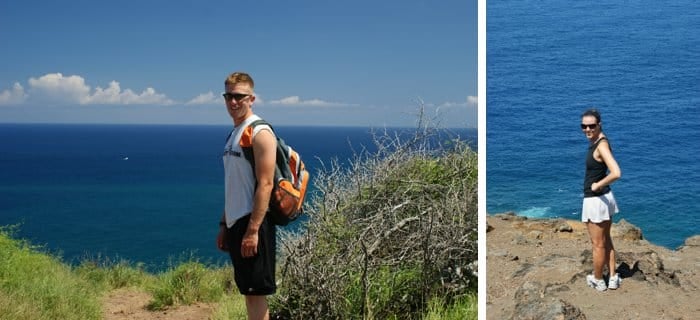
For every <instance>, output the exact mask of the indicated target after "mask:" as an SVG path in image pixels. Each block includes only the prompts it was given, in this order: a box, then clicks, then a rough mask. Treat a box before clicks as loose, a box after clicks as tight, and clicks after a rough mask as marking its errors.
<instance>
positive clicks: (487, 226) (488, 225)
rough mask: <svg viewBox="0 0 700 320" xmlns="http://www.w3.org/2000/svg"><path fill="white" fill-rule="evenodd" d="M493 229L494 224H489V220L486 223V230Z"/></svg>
mask: <svg viewBox="0 0 700 320" xmlns="http://www.w3.org/2000/svg"><path fill="white" fill-rule="evenodd" d="M491 230H493V226H491V225H490V224H488V222H487V223H486V232H491Z"/></svg>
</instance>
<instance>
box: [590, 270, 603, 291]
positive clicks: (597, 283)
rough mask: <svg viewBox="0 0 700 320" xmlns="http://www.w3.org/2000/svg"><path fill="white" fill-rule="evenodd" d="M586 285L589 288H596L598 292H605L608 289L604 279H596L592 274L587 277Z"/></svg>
mask: <svg viewBox="0 0 700 320" xmlns="http://www.w3.org/2000/svg"><path fill="white" fill-rule="evenodd" d="M586 283H587V284H588V286H589V287H591V288H595V289H596V290H598V291H605V290H607V289H608V287H607V286H606V285H605V280H604V279H596V278H595V276H593V275H592V274H589V275H587V276H586Z"/></svg>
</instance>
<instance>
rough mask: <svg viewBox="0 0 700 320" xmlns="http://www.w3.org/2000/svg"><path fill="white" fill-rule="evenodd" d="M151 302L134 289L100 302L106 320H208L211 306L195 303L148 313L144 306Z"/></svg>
mask: <svg viewBox="0 0 700 320" xmlns="http://www.w3.org/2000/svg"><path fill="white" fill-rule="evenodd" d="M150 300H151V295H150V294H148V293H147V292H144V291H140V290H138V289H134V288H121V289H117V290H114V291H112V292H110V293H108V294H107V295H106V296H105V297H104V298H103V301H102V305H103V306H104V309H103V310H104V311H103V312H104V313H103V315H104V319H106V320H125V319H129V320H151V319H157V320H166V319H167V320H202V319H210V318H211V315H212V312H213V310H214V307H213V305H212V304H204V303H197V304H194V305H191V306H178V307H174V308H171V309H167V310H161V311H149V310H148V309H146V306H147V305H148V303H149V302H150Z"/></svg>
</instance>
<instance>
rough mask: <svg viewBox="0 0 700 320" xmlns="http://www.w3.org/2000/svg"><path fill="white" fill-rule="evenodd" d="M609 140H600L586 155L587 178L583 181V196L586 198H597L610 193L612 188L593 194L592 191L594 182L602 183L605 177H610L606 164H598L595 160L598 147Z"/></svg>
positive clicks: (608, 187) (589, 148) (607, 187)
mask: <svg viewBox="0 0 700 320" xmlns="http://www.w3.org/2000/svg"><path fill="white" fill-rule="evenodd" d="M603 140H607V139H606V138H600V139H599V140H598V141H596V143H594V144H592V145H591V146H590V147H588V153H587V154H586V177H585V178H584V179H583V196H584V197H597V196H601V195H604V194H606V193H608V192H610V186H605V187H603V189H601V190H598V191H596V192H593V190H591V185H592V184H593V182H596V181H600V180H602V179H603V178H605V176H607V175H608V166H607V165H606V164H605V162H598V161H596V160H595V158H593V152H594V151H595V149H596V148H597V147H598V144H600V142H601V141H603Z"/></svg>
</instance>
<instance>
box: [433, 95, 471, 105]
mask: <svg viewBox="0 0 700 320" xmlns="http://www.w3.org/2000/svg"><path fill="white" fill-rule="evenodd" d="M478 102H479V98H478V97H476V96H467V99H466V100H465V101H464V102H445V103H443V104H441V105H440V106H438V107H439V108H449V107H458V108H459V107H465V108H466V107H476V105H477V103H478Z"/></svg>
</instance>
